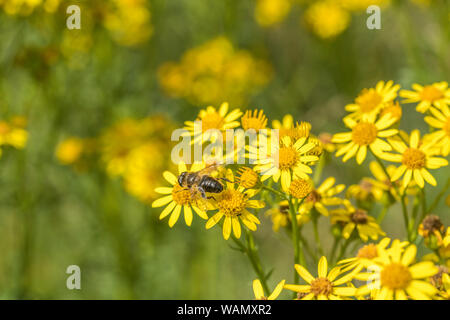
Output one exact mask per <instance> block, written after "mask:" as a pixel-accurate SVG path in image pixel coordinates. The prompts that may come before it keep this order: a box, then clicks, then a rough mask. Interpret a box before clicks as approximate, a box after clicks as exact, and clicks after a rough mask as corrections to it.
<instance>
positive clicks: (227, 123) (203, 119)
mask: <svg viewBox="0 0 450 320" xmlns="http://www.w3.org/2000/svg"><path fill="white" fill-rule="evenodd" d="M227 113H228V103H227V102H224V103H222V104H221V105H220V108H219V110H216V109H215V108H214V107H212V106H209V107H207V108H206V109H204V110H201V111H200V112H199V114H198V117H197V119H196V121H195V122H194V121H186V122H185V125H186V127H185V129H186V130H188V131H189V134H190V135H191V136H192V137H193V140H192V143H193V144H194V143H201V144H203V143H205V142H207V141H211V142H215V139H216V138H217V137H216V136H215V133H214V130H219V131H220V133H221V134H222V135H223V138H224V139H225V138H226V133H225V131H226V130H227V129H234V128H236V127H239V121H236V119H238V118H239V117H240V116H241V115H242V112H241V111H240V110H239V109H234V110H233V111H231V112H230V113H228V114H227ZM200 125H201V128H200ZM209 130H210V131H209Z"/></svg>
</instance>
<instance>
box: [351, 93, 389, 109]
mask: <svg viewBox="0 0 450 320" xmlns="http://www.w3.org/2000/svg"><path fill="white" fill-rule="evenodd" d="M382 99H383V98H382V97H381V95H379V94H378V92H377V91H376V90H375V89H373V88H372V89H364V90H363V91H362V92H361V94H360V95H359V96H358V97H357V98H356V100H355V102H356V104H357V105H359V106H360V107H361V112H363V113H369V112H371V111H373V110H375V109H376V107H378V106H379V105H380V103H381V101H382Z"/></svg>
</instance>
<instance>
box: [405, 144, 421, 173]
mask: <svg viewBox="0 0 450 320" xmlns="http://www.w3.org/2000/svg"><path fill="white" fill-rule="evenodd" d="M425 160H426V156H425V153H423V152H422V151H420V150H418V149H414V148H408V149H406V150H405V152H404V153H403V159H402V163H403V164H404V165H405V166H406V167H407V168H408V169H411V170H414V169H422V168H423V167H425Z"/></svg>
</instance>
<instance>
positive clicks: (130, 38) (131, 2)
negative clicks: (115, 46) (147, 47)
mask: <svg viewBox="0 0 450 320" xmlns="http://www.w3.org/2000/svg"><path fill="white" fill-rule="evenodd" d="M150 18H151V14H150V10H149V9H148V7H147V1H145V0H112V1H109V2H108V3H107V5H106V8H105V12H104V20H103V24H104V25H105V27H106V28H107V29H108V30H109V31H110V32H111V35H112V37H113V39H114V40H115V41H117V43H119V44H121V45H124V46H135V45H139V44H141V43H144V42H145V41H147V40H148V39H149V38H150V36H151V35H152V32H153V27H152V26H151V23H150Z"/></svg>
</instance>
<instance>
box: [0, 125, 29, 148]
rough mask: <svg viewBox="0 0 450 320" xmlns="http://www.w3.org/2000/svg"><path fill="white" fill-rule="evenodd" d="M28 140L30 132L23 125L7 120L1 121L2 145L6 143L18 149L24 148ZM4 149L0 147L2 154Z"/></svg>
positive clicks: (0, 141) (0, 138)
mask: <svg viewBox="0 0 450 320" xmlns="http://www.w3.org/2000/svg"><path fill="white" fill-rule="evenodd" d="M27 140H28V132H27V131H26V130H25V129H23V127H22V126H18V125H16V124H14V123H8V122H7V121H4V120H3V121H0V147H1V146H4V145H9V146H12V147H14V148H16V149H23V148H25V145H26V143H27ZM1 154H2V150H1V149H0V156H1Z"/></svg>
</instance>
